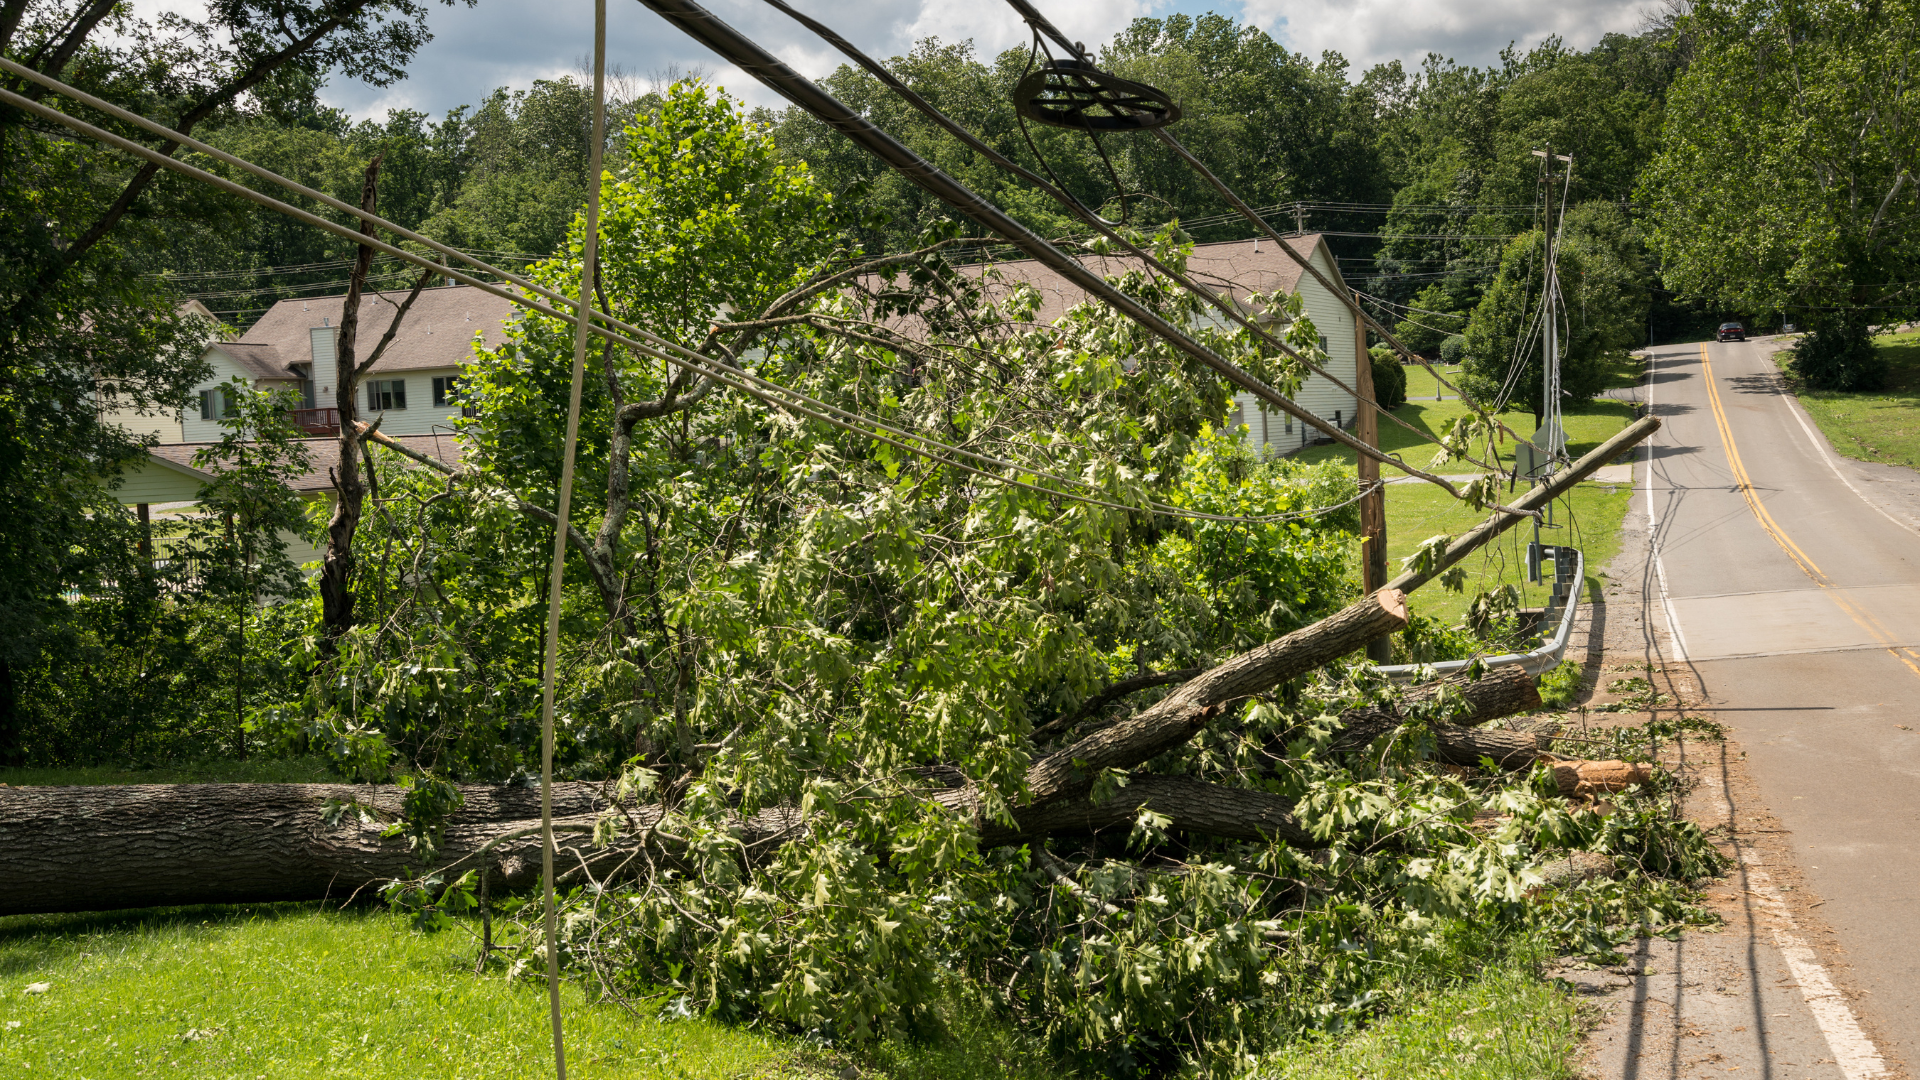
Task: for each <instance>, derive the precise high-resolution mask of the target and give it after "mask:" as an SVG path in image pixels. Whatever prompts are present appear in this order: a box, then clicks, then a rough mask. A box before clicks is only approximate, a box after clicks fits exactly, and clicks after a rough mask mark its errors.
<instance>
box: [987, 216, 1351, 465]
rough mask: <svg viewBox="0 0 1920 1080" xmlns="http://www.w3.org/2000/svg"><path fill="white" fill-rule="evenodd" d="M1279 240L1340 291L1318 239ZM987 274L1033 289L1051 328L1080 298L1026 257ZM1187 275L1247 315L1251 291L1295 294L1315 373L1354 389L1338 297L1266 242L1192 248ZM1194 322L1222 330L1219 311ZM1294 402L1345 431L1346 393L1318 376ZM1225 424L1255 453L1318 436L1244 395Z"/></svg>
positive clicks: (1125, 265) (1346, 320) (1121, 267)
mask: <svg viewBox="0 0 1920 1080" xmlns="http://www.w3.org/2000/svg"><path fill="white" fill-rule="evenodd" d="M1286 242H1287V244H1288V246H1290V247H1292V248H1293V250H1294V251H1296V252H1298V253H1299V254H1300V255H1302V256H1304V257H1305V258H1306V259H1308V260H1309V261H1310V262H1312V264H1313V265H1314V267H1315V268H1316V269H1318V270H1319V271H1320V273H1321V274H1322V275H1323V276H1324V277H1325V278H1326V279H1327V280H1328V281H1330V282H1332V283H1333V284H1334V285H1335V286H1336V287H1337V288H1341V289H1344V288H1345V287H1346V283H1345V280H1344V279H1343V278H1342V277H1341V276H1340V266H1339V263H1338V262H1337V261H1336V260H1335V259H1334V257H1333V252H1331V251H1329V250H1328V249H1327V243H1326V239H1325V238H1324V237H1322V236H1320V235H1318V234H1309V235H1305V236H1296V237H1290V238H1288V239H1287V241H1286ZM1081 262H1083V263H1084V264H1085V265H1086V266H1087V268H1088V269H1090V270H1093V271H1094V272H1095V273H1098V274H1101V275H1104V276H1106V277H1117V276H1119V275H1120V274H1123V273H1126V272H1127V271H1129V270H1137V269H1141V268H1143V265H1144V264H1142V263H1141V261H1140V260H1139V259H1138V258H1134V257H1131V256H1085V257H1083V258H1082V259H1081ZM994 269H996V270H997V271H999V273H1000V275H1001V277H1002V278H1003V279H1005V280H1006V281H1008V282H1016V281H1017V282H1024V283H1026V284H1029V285H1032V286H1033V287H1034V288H1035V289H1037V290H1038V291H1039V293H1040V298H1041V299H1040V310H1039V312H1038V313H1037V315H1036V316H1035V318H1036V320H1037V321H1039V322H1042V323H1051V322H1052V321H1054V320H1055V319H1058V318H1059V317H1060V316H1062V315H1064V314H1066V312H1067V309H1068V308H1070V307H1073V306H1074V305H1075V304H1078V303H1081V302H1082V301H1084V300H1086V299H1087V296H1086V294H1085V293H1084V292H1082V291H1081V290H1080V289H1079V288H1078V287H1076V286H1074V285H1072V284H1071V283H1069V282H1068V281H1067V280H1066V279H1065V278H1063V277H1061V276H1060V275H1059V274H1058V273H1057V272H1056V271H1054V270H1052V269H1050V268H1048V267H1046V266H1043V265H1041V264H1040V263H1038V262H1035V261H1033V260H1031V259H1025V260H1021V261H1018V262H1007V263H997V264H995V265H994ZM1187 276H1188V278H1189V279H1191V280H1192V281H1193V283H1194V284H1195V285H1198V286H1200V287H1201V288H1204V289H1207V290H1209V291H1211V292H1213V293H1214V294H1216V295H1219V294H1222V293H1224V294H1228V295H1230V296H1232V298H1233V299H1234V300H1235V301H1236V302H1238V304H1239V306H1240V308H1241V309H1242V310H1243V311H1245V312H1247V313H1248V314H1252V313H1253V308H1252V305H1251V303H1250V301H1249V299H1248V297H1249V294H1251V293H1256V292H1257V293H1263V294H1273V293H1297V294H1298V295H1299V296H1300V299H1301V302H1302V304H1303V305H1304V306H1305V308H1306V314H1307V317H1308V318H1310V319H1312V320H1313V325H1314V328H1315V329H1316V330H1318V331H1319V333H1320V342H1321V348H1322V349H1324V350H1325V351H1326V354H1327V359H1326V362H1325V363H1324V365H1323V367H1324V368H1325V370H1326V371H1327V372H1329V373H1330V374H1332V375H1334V376H1335V377H1337V378H1338V379H1340V380H1341V381H1342V382H1344V383H1346V384H1347V385H1348V386H1354V385H1356V384H1355V379H1356V378H1357V375H1358V370H1359V357H1360V353H1361V352H1362V351H1363V350H1362V347H1361V345H1360V340H1361V339H1360V336H1359V334H1358V333H1357V330H1358V328H1357V327H1356V326H1355V324H1354V315H1353V311H1352V309H1351V308H1349V307H1348V305H1347V302H1346V300H1345V299H1343V298H1342V297H1341V296H1338V295H1335V294H1334V293H1333V292H1331V291H1329V290H1328V289H1327V288H1326V286H1324V285H1322V284H1320V282H1319V281H1318V280H1316V279H1315V278H1314V277H1313V275H1311V274H1308V273H1307V272H1306V271H1305V270H1304V269H1303V268H1302V267H1301V266H1300V264H1299V263H1298V262H1296V261H1295V260H1294V259H1293V258H1292V257H1291V256H1289V255H1288V254H1287V253H1286V252H1284V251H1281V250H1280V249H1279V248H1278V246H1277V245H1275V244H1274V242H1273V241H1272V240H1270V239H1257V240H1229V241H1224V242H1222V243H1215V244H1199V245H1196V246H1195V247H1194V249H1193V253H1192V254H1191V255H1190V256H1188V258H1187ZM1202 318H1205V319H1207V320H1208V321H1209V322H1210V323H1211V324H1213V325H1217V326H1218V325H1225V324H1226V320H1225V319H1224V318H1223V317H1221V315H1220V313H1219V312H1218V311H1214V310H1211V309H1209V310H1208V311H1206V312H1205V313H1204V314H1203V315H1202ZM1294 400H1295V401H1296V402H1298V403H1299V404H1300V405H1301V406H1303V407H1304V408H1306V409H1307V410H1308V411H1309V412H1311V413H1313V414H1314V415H1315V416H1318V417H1320V418H1321V419H1323V420H1328V421H1331V422H1332V423H1334V424H1337V425H1339V426H1341V427H1345V428H1351V427H1352V426H1353V423H1354V420H1355V409H1354V404H1355V402H1354V398H1353V395H1352V394H1350V393H1348V392H1346V391H1345V390H1342V389H1340V388H1339V387H1338V386H1335V385H1334V384H1333V383H1332V382H1331V381H1329V380H1328V379H1327V378H1325V377H1324V376H1321V375H1309V376H1307V379H1306V381H1305V382H1303V383H1302V384H1301V386H1300V391H1299V393H1298V394H1296V395H1295V396H1294ZM1227 422H1228V423H1229V424H1230V425H1238V424H1246V425H1247V427H1248V432H1247V439H1248V441H1249V442H1251V443H1252V444H1253V445H1254V446H1256V447H1259V446H1271V447H1272V448H1273V449H1274V450H1275V451H1276V452H1278V453H1291V452H1292V451H1294V450H1297V449H1299V448H1300V447H1302V446H1305V445H1307V444H1308V443H1309V442H1312V441H1313V440H1314V439H1317V438H1320V437H1321V436H1320V435H1319V434H1318V433H1317V432H1313V431H1312V430H1311V429H1309V428H1308V427H1307V426H1306V425H1305V424H1302V423H1300V422H1299V421H1297V420H1295V419H1293V418H1292V417H1291V416H1288V415H1287V414H1285V413H1282V412H1278V411H1274V410H1271V409H1269V408H1266V407H1263V406H1262V403H1261V402H1260V401H1259V400H1258V399H1257V398H1255V397H1254V396H1253V395H1252V394H1250V393H1247V392H1246V391H1244V390H1243V391H1240V392H1239V393H1236V394H1235V395H1234V399H1233V405H1232V407H1231V409H1230V411H1229V414H1228V416H1227Z"/></svg>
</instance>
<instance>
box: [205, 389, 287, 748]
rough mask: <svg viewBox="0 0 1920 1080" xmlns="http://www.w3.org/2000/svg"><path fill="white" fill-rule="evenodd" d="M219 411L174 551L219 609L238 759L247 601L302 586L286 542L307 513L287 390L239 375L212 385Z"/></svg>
mask: <svg viewBox="0 0 1920 1080" xmlns="http://www.w3.org/2000/svg"><path fill="white" fill-rule="evenodd" d="M220 395H221V398H222V400H223V401H225V402H226V403H227V407H226V409H225V410H223V415H222V416H221V418H220V428H221V433H220V441H219V442H216V443H213V444H211V445H209V446H206V447H203V448H202V449H201V450H200V451H199V452H198V453H196V454H195V455H194V458H193V463H194V465H196V466H198V467H199V468H201V469H203V470H205V471H207V472H209V473H211V474H212V475H213V478H212V479H211V480H208V481H207V482H206V483H204V484H202V485H200V492H199V512H198V513H197V514H196V515H195V516H194V517H192V518H189V519H188V521H189V524H188V528H187V533H186V535H185V536H184V537H182V538H181V540H180V542H179V543H178V544H176V545H175V546H174V548H173V552H172V554H173V557H174V560H175V561H176V564H177V565H178V566H179V568H180V569H181V570H183V571H185V572H186V573H188V574H189V575H190V578H189V580H186V581H183V582H181V585H182V586H183V587H185V588H188V589H191V590H192V592H193V593H194V594H195V595H196V598H197V599H198V600H199V601H201V602H205V603H211V604H214V605H216V606H221V607H224V608H226V609H227V610H228V620H227V626H228V632H229V634H230V636H231V638H232V646H231V651H230V656H231V663H232V667H231V668H230V674H231V686H230V687H229V688H228V689H229V690H230V691H231V694H232V698H231V700H232V702H233V727H232V729H231V731H232V736H233V738H232V741H231V742H230V743H229V744H228V747H229V751H230V752H231V753H232V754H234V756H236V757H240V758H245V757H246V756H247V733H246V726H245V725H246V700H247V637H246V635H247V626H248V623H249V622H250V621H251V619H250V618H249V616H250V615H251V613H252V609H253V607H254V605H255V604H257V603H260V602H262V601H266V602H272V601H275V600H279V599H283V598H285V597H290V596H293V595H295V594H296V593H298V592H299V591H301V588H302V583H301V580H300V569H299V567H297V566H295V565H294V564H293V561H292V560H291V559H289V558H288V557H287V539H288V538H289V537H290V536H291V537H297V536H299V535H300V534H301V533H303V532H305V531H306V528H307V522H306V509H305V505H304V502H303V500H302V499H301V498H300V495H299V494H298V493H297V492H296V491H295V490H294V488H293V485H294V482H295V481H297V480H299V479H301V478H302V477H304V476H305V475H306V473H307V471H308V469H309V468H310V467H311V461H310V458H309V455H308V453H307V446H306V442H305V439H304V436H303V433H302V432H301V430H300V429H299V428H298V427H296V426H294V423H293V414H292V410H293V409H296V408H298V407H299V406H300V398H299V395H298V394H296V393H295V392H293V391H291V390H276V391H267V392H260V391H255V390H252V389H250V388H249V387H248V386H247V384H246V382H245V381H244V380H241V379H238V378H236V379H233V380H232V381H230V382H229V383H227V384H226V385H225V386H223V387H221V389H220Z"/></svg>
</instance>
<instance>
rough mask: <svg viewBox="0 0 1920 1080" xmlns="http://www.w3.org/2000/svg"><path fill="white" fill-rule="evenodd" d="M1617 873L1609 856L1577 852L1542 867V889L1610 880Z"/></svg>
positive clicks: (1591, 852) (1594, 852)
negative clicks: (1597, 879)
mask: <svg viewBox="0 0 1920 1080" xmlns="http://www.w3.org/2000/svg"><path fill="white" fill-rule="evenodd" d="M1617 872H1618V871H1617V870H1616V869H1615V868H1614V865H1613V860H1612V859H1610V858H1608V857H1607V856H1605V855H1602V854H1600V853H1599V852H1596V851H1576V852H1574V853H1573V854H1571V855H1569V856H1567V857H1566V858H1564V859H1555V860H1553V861H1552V862H1550V863H1546V864H1544V865H1543V866H1541V867H1540V877H1541V887H1542V888H1559V887H1561V886H1566V885H1578V884H1579V883H1581V882H1583V881H1593V880H1594V879H1596V878H1610V877H1612V876H1614V874H1615V873H1617Z"/></svg>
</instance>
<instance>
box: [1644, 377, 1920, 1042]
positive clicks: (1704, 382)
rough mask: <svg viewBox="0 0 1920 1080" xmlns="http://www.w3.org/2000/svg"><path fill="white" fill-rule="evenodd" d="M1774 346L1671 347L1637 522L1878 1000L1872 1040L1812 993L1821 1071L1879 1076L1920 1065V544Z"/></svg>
mask: <svg viewBox="0 0 1920 1080" xmlns="http://www.w3.org/2000/svg"><path fill="white" fill-rule="evenodd" d="M1773 349H1774V346H1773V345H1772V344H1771V343H1766V342H1751V343H1727V344H1713V345H1705V346H1703V345H1697V344H1696V345H1685V346H1665V347H1661V348H1657V349H1655V350H1653V355H1654V363H1653V369H1652V371H1651V373H1650V376H1649V384H1648V386H1647V394H1648V398H1649V400H1650V402H1651V405H1652V408H1653V411H1654V413H1655V415H1658V416H1660V417H1661V418H1662V420H1663V421H1664V424H1665V426H1664V427H1663V428H1662V429H1661V430H1660V431H1659V432H1658V433H1656V435H1655V436H1654V438H1653V440H1652V441H1651V443H1650V444H1649V446H1648V448H1647V449H1646V450H1645V451H1643V453H1642V454H1641V457H1640V461H1641V463H1642V469H1641V470H1640V471H1641V472H1642V480H1641V490H1640V491H1639V492H1638V493H1637V494H1636V499H1637V501H1638V503H1639V505H1637V506H1636V507H1635V509H1636V510H1641V511H1644V512H1650V514H1651V517H1652V518H1653V522H1652V526H1653V527H1652V539H1653V554H1654V556H1655V558H1654V560H1652V562H1653V565H1652V566H1651V567H1650V568H1649V569H1650V570H1651V571H1652V572H1651V573H1650V574H1648V578H1649V580H1648V581H1647V582H1646V585H1647V589H1648V592H1649V594H1650V595H1649V596H1648V599H1649V601H1650V602H1649V604H1648V607H1649V608H1650V609H1652V610H1651V613H1650V621H1651V622H1653V623H1655V624H1656V625H1658V626H1659V628H1660V629H1662V630H1664V631H1665V632H1664V633H1661V634H1660V635H1659V636H1660V639H1661V649H1662V651H1664V652H1666V654H1667V655H1666V657H1665V659H1668V660H1673V661H1679V660H1684V661H1686V662H1687V663H1689V664H1690V665H1691V666H1692V668H1693V670H1694V671H1696V672H1697V673H1698V676H1699V679H1700V685H1701V689H1702V691H1703V692H1704V694H1705V696H1706V698H1707V699H1708V701H1709V703H1710V704H1711V706H1712V707H1713V709H1714V710H1715V715H1716V716H1717V717H1718V718H1719V719H1720V720H1721V721H1722V722H1724V723H1728V724H1730V725H1732V726H1733V728H1734V736H1733V737H1734V738H1735V739H1736V740H1737V741H1738V744H1739V747H1740V748H1741V749H1743V750H1745V751H1746V752H1747V754H1748V759H1747V761H1746V766H1747V770H1748V773H1749V775H1750V776H1751V778H1752V782H1753V784H1754V787H1755V789H1756V790H1757V793H1758V797H1759V799H1760V801H1761V802H1762V803H1763V804H1764V808H1765V809H1767V810H1770V811H1771V812H1772V816H1773V817H1774V818H1775V819H1777V821H1778V822H1779V825H1780V827H1781V828H1783V829H1785V830H1786V835H1785V839H1786V841H1787V850H1788V852H1789V853H1790V855H1791V857H1792V859H1793V860H1794V861H1795V862H1796V863H1797V864H1798V870H1799V871H1800V872H1801V875H1802V876H1801V880H1803V881H1804V887H1805V888H1806V890H1807V891H1809V892H1811V893H1813V894H1814V895H1816V896H1818V897H1819V898H1820V900H1819V901H1818V904H1819V913H1820V915H1821V917H1822V918H1823V919H1824V920H1825V922H1826V924H1827V925H1828V926H1830V927H1831V929H1832V930H1833V933H1834V937H1833V939H1832V940H1833V944H1834V948H1835V951H1836V953H1837V954H1838V956H1839V957H1840V958H1843V959H1842V963H1843V965H1844V967H1845V969H1846V973H1847V981H1848V982H1849V983H1850V984H1851V985H1852V986H1853V987H1855V988H1857V989H1858V990H1860V991H1864V992H1865V993H1864V994H1863V995H1859V996H1854V997H1852V998H1851V999H1850V1000H1849V1001H1848V1002H1847V1004H1848V1006H1849V1007H1850V1009H1851V1011H1852V1013H1853V1014H1854V1015H1855V1016H1857V1017H1858V1020H1859V1031H1858V1032H1856V1033H1854V1034H1849V1033H1847V1032H1845V1031H1842V1032H1841V1033H1840V1034H1839V1036H1838V1037H1837V1038H1838V1040H1839V1041H1837V1042H1835V1041H1834V1040H1835V1039H1836V1036H1835V1034H1834V1032H1833V1030H1831V1029H1832V1028H1833V1026H1834V1023H1835V1022H1836V1021H1835V1020H1834V1017H1833V1015H1827V1016H1825V1017H1824V1018H1822V1017H1821V1011H1822V1006H1821V1005H1820V1004H1819V1003H1818V1002H1817V1001H1814V1000H1813V997H1816V996H1817V995H1813V996H1808V995H1805V994H1803V995H1802V996H1803V997H1805V998H1806V999H1807V1001H1808V1003H1809V1008H1810V1010H1811V1013H1812V1015H1813V1016H1814V1018H1815V1019H1816V1020H1818V1021H1819V1022H1820V1024H1821V1026H1822V1028H1823V1029H1824V1030H1826V1035H1827V1039H1828V1041H1829V1042H1833V1043H1834V1051H1835V1059H1834V1060H1831V1061H1830V1062H1827V1063H1823V1064H1826V1065H1827V1066H1828V1068H1830V1069H1833V1070H1834V1071H1837V1072H1839V1073H1840V1074H1842V1075H1845V1076H1849V1077H1861V1076H1872V1075H1879V1074H1880V1072H1879V1070H1880V1069H1882V1068H1885V1069H1889V1070H1894V1069H1898V1067H1899V1066H1898V1064H1897V1063H1898V1062H1901V1061H1904V1062H1907V1063H1913V1062H1920V709H1916V707H1915V701H1916V698H1920V532H1916V530H1915V529H1914V528H1913V526H1912V524H1911V521H1910V514H1909V512H1908V510H1909V509H1910V508H1902V507H1899V506H1895V505H1892V504H1891V503H1889V501H1888V500H1887V498H1885V497H1884V495H1883V492H1882V491H1880V490H1876V488H1875V486H1874V484H1872V483H1871V482H1868V480H1869V478H1868V477H1866V476H1865V474H1863V472H1862V470H1861V468H1860V467H1858V466H1855V465H1854V464H1853V463H1850V462H1845V461H1843V460H1841V459H1838V457H1837V455H1834V454H1833V452H1832V450H1831V448H1830V447H1828V445H1827V443H1826V440H1825V438H1824V437H1823V436H1821V435H1820V434H1819V429H1818V428H1816V427H1814V426H1813V424H1812V422H1811V420H1809V419H1807V417H1806V415H1805V413H1804V412H1803V411H1802V410H1801V409H1800V407H1799V405H1798V403H1797V402H1795V401H1794V399H1793V398H1792V396H1791V395H1789V394H1787V393H1785V391H1784V388H1783V386H1782V384H1781V382H1780V379H1779V378H1778V375H1777V373H1776V368H1775V365H1774V363H1773V359H1772V355H1771V354H1772V352H1773ZM1802 981H1803V982H1804V980H1802ZM1829 1004H1831V1003H1829ZM1840 1011H1841V1012H1845V1011H1847V1010H1846V1009H1841V1010H1840ZM1833 1012H1834V1010H1833V1009H1832V1008H1828V1009H1827V1013H1828V1014H1833ZM1838 1022H1839V1023H1840V1026H1841V1027H1843V1028H1844V1027H1845V1023H1844V1018H1843V1020H1842V1021H1838ZM1743 1030H1744V1029H1743ZM1859 1038H1864V1039H1865V1040H1866V1041H1868V1042H1870V1043H1871V1044H1872V1045H1871V1046H1869V1047H1867V1049H1866V1050H1865V1051H1864V1054H1865V1055H1867V1056H1863V1052H1862V1051H1861V1049H1860V1047H1859V1046H1858V1045H1857V1040H1858V1039H1859ZM1850 1040H1853V1041H1852V1042H1850ZM1849 1047H1851V1049H1849ZM1849 1053H1851V1054H1852V1055H1853V1056H1852V1057H1849V1056H1848V1055H1849ZM1876 1054H1877V1055H1883V1056H1884V1058H1885V1059H1886V1060H1885V1064H1884V1065H1879V1064H1876V1060H1877V1059H1875V1058H1874V1057H1872V1056H1871V1055H1876ZM1760 1060H1761V1062H1762V1063H1764V1062H1765V1061H1766V1057H1765V1056H1764V1054H1763V1056H1762V1057H1761V1059H1760ZM1763 1071H1766V1070H1763ZM1821 1071H1822V1072H1823V1073H1824V1074H1825V1075H1831V1074H1832V1073H1831V1072H1825V1070H1821Z"/></svg>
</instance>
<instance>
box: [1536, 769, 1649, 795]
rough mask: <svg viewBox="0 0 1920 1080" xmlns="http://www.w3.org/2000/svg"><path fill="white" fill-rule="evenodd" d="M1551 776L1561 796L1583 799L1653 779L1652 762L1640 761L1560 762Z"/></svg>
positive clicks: (1624, 788)
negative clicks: (1558, 787) (1557, 785)
mask: <svg viewBox="0 0 1920 1080" xmlns="http://www.w3.org/2000/svg"><path fill="white" fill-rule="evenodd" d="M1553 779H1554V782H1555V783H1557V784H1559V785H1560V794H1561V795H1563V796H1565V797H1567V798H1569V799H1583V798H1587V797H1590V796H1594V795H1606V794H1611V793H1612V792H1616V791H1625V790H1627V789H1628V788H1630V787H1634V786H1635V785H1638V784H1644V783H1646V782H1647V781H1649V780H1652V779H1653V765H1652V764H1650V763H1648V762H1644V761H1636V762H1625V761H1561V762H1556V763H1555V764H1554V766H1553Z"/></svg>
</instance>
